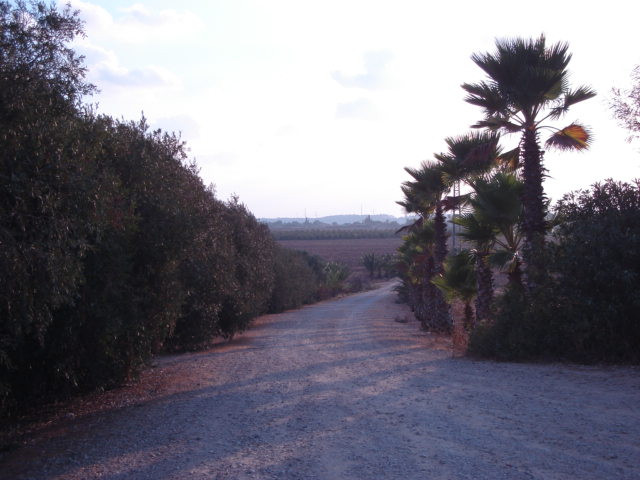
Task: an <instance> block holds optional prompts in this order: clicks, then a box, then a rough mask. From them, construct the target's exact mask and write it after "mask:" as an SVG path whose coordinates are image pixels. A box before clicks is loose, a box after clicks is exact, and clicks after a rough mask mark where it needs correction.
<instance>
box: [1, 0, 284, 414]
mask: <svg viewBox="0 0 640 480" xmlns="http://www.w3.org/2000/svg"><path fill="white" fill-rule="evenodd" d="M0 32H1V34H0V132H2V135H1V136H0V271H1V272H2V275H0V417H1V416H5V415H7V414H9V413H11V412H16V411H19V410H21V409H25V408H28V407H31V406H34V405H37V404H39V403H41V402H43V401H48V400H52V399H60V398H64V397H66V396H69V395H72V394H75V393H78V392H83V391H88V390H92V389H97V388H109V387H112V386H114V385H116V384H118V383H120V382H122V381H123V380H125V379H127V378H130V377H131V376H133V375H135V374H136V372H137V371H138V368H139V367H140V366H141V365H143V364H144V363H145V362H146V361H148V359H149V358H150V356H151V355H152V354H154V353H157V352H159V351H161V350H163V349H166V348H170V349H187V348H196V347H198V346H199V345H202V344H205V343H206V342H207V341H209V340H210V339H211V338H212V337H214V336H217V335H222V336H225V337H231V336H233V334H234V333H236V332H239V331H242V330H243V329H245V328H247V326H248V324H249V322H250V321H251V319H252V318H254V317H255V316H256V315H258V314H260V313H262V312H264V311H265V310H266V308H267V306H268V301H269V299H270V298H271V290H272V287H273V277H274V274H273V262H274V260H273V252H274V248H275V245H274V241H273V239H272V238H271V235H270V233H269V231H268V230H267V228H266V227H265V226H264V225H261V224H260V223H258V222H257V221H256V219H255V218H254V217H253V215H252V214H251V213H250V212H248V211H247V209H246V208H245V207H244V206H243V205H242V204H240V203H239V202H238V201H237V200H235V199H234V200H232V201H230V202H227V203H224V202H221V201H219V200H217V199H216V198H215V195H214V192H213V190H212V189H211V188H206V187H205V186H204V185H203V183H202V180H201V179H200V177H199V175H198V171H197V169H196V167H195V165H193V164H192V163H189V162H187V156H186V153H185V148H184V144H183V142H182V141H181V140H180V139H179V137H176V136H175V135H172V134H166V133H163V132H161V131H153V132H149V131H148V128H147V125H146V123H145V121H144V119H142V120H141V121H140V122H124V121H116V120H113V119H112V118H110V117H108V116H101V115H96V114H95V113H94V112H93V111H92V110H91V109H90V108H87V107H85V106H84V105H83V104H82V98H83V97H84V96H85V95H86V94H89V93H90V92H91V91H92V89H93V87H92V86H91V85H89V84H87V83H85V82H84V68H83V66H82V62H81V58H79V57H77V56H76V55H75V52H73V50H71V49H69V48H68V47H67V46H66V44H67V43H68V42H71V41H72V40H73V38H74V37H75V36H76V35H78V34H80V33H81V32H82V29H81V22H80V21H79V19H78V17H77V13H74V12H73V11H72V10H71V9H70V8H64V9H62V10H61V11H58V10H57V9H56V7H55V6H47V5H45V4H44V3H40V2H30V3H26V2H16V3H15V4H11V3H9V2H6V1H2V0H0Z"/></svg>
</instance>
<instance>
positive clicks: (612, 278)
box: [470, 180, 640, 363]
mask: <svg viewBox="0 0 640 480" xmlns="http://www.w3.org/2000/svg"><path fill="white" fill-rule="evenodd" d="M555 211H556V213H557V215H558V217H559V220H560V223H559V226H558V227H556V229H555V231H554V233H553V241H552V242H550V246H549V252H548V253H547V254H548V255H549V257H550V258H549V260H550V261H549V264H550V265H552V270H551V276H550V278H549V279H548V280H547V283H546V284H545V285H543V286H542V287H541V288H540V289H539V290H540V291H539V292H536V294H535V296H532V297H531V296H530V297H527V298H525V297H524V296H523V294H522V293H521V294H517V293H513V292H510V293H508V294H507V295H505V296H504V297H503V299H502V301H501V305H500V308H499V310H498V315H497V318H496V321H495V323H494V324H493V325H491V326H487V327H483V328H480V329H478V330H477V331H476V332H475V333H474V335H473V337H472V339H471V343H470V352H471V353H476V354H480V355H486V356H492V357H498V358H504V359H527V358H541V357H546V358H562V359H568V360H572V361H578V362H585V363H592V362H633V363H638V362H640V350H639V349H638V344H640V291H639V290H638V285H639V284H640V185H639V183H638V181H636V182H635V183H633V184H628V183H621V182H614V181H612V180H607V181H606V182H605V183H602V184H595V185H594V186H593V188H592V189H591V190H587V191H578V192H574V193H570V194H567V195H565V196H564V197H563V199H562V200H561V201H559V202H558V204H557V205H556V207H555ZM518 295H520V296H519V297H518Z"/></svg>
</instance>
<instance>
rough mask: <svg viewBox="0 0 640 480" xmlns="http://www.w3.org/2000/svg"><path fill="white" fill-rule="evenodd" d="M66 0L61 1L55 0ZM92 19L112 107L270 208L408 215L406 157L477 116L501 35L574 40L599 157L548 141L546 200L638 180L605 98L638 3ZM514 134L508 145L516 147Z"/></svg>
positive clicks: (638, 169) (622, 59)
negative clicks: (483, 62) (169, 138)
mask: <svg viewBox="0 0 640 480" xmlns="http://www.w3.org/2000/svg"><path fill="white" fill-rule="evenodd" d="M60 3H61V4H62V3H65V2H63V1H62V0H60ZM71 4H72V5H73V7H74V8H77V9H79V10H80V12H81V14H80V16H81V18H82V19H83V20H84V21H85V32H86V37H85V38H82V39H77V40H76V41H75V45H74V47H75V48H76V50H77V51H78V52H79V53H81V54H82V55H84V56H85V57H86V59H85V63H86V66H87V68H88V74H87V78H88V80H89V81H90V82H91V83H93V84H95V85H96V86H97V87H98V88H99V90H100V92H99V93H98V94H96V95H94V96H93V97H92V98H90V99H88V101H89V102H91V103H96V104H97V105H98V110H99V111H100V112H102V113H106V114H109V115H111V116H114V117H116V118H124V119H126V120H137V119H139V118H140V117H141V115H142V113H144V116H145V117H146V118H147V121H148V123H149V124H150V126H151V127H152V128H154V129H155V128H161V129H163V130H167V131H176V132H181V135H182V139H183V140H185V141H186V144H187V146H188V148H189V155H190V157H191V158H193V159H195V161H196V162H197V164H198V165H199V167H200V174H201V177H202V178H203V180H204V182H205V184H207V185H208V184H213V185H215V189H216V192H217V196H218V197H219V198H220V199H222V200H225V199H227V198H229V197H230V196H231V195H238V196H239V198H240V200H241V201H242V202H243V203H244V204H245V205H247V207H248V208H249V209H250V210H251V211H252V212H253V213H254V214H255V215H256V216H257V217H259V218H268V217H270V218H272V217H304V216H308V217H310V218H314V217H321V216H325V215H333V214H353V213H364V214H381V213H386V214H391V215H396V216H401V215H402V214H403V211H402V208H401V207H400V206H398V205H397V204H396V201H397V200H402V193H401V191H400V185H401V183H402V182H403V181H406V180H409V176H408V175H407V174H406V172H405V171H404V167H418V166H419V165H420V163H421V162H422V161H425V160H430V159H432V158H433V154H434V153H438V152H441V151H443V150H445V149H446V146H445V142H444V139H445V138H446V137H452V136H458V135H462V134H465V133H467V132H468V131H469V130H470V129H469V127H470V125H472V124H473V123H475V122H476V121H477V120H479V119H481V117H482V112H481V110H480V109H479V108H478V107H474V106H472V105H469V104H467V103H466V102H465V101H464V97H465V93H464V91H463V90H462V88H460V85H461V84H462V83H464V82H470V83H473V82H477V81H480V80H482V79H483V78H484V77H483V74H482V72H481V70H480V69H479V68H478V67H477V66H476V65H475V64H474V63H473V62H472V61H471V55H472V54H473V53H474V52H488V51H493V50H494V45H495V39H496V38H512V37H517V36H519V37H537V36H539V35H540V34H542V33H544V34H545V36H546V38H547V41H548V42H549V43H555V42H558V41H563V42H568V43H569V45H570V52H571V53H572V54H573V58H572V60H571V63H570V65H569V71H570V73H571V76H570V82H571V85H572V86H578V85H582V84H586V85H589V86H591V87H592V88H594V89H595V90H596V91H597V92H598V96H597V97H595V98H594V99H591V100H589V101H586V102H583V103H582V104H579V105H576V106H575V107H573V108H572V110H571V111H570V112H569V113H568V115H567V116H566V117H565V119H564V120H563V121H562V122H560V123H558V124H557V126H558V127H562V126H564V125H567V124H569V123H571V122H572V121H575V120H579V121H581V122H582V123H584V124H586V125H588V126H589V127H590V129H591V130H592V131H593V135H594V142H593V146H592V148H591V149H590V150H589V151H588V152H583V153H572V152H558V151H547V152H546V153H545V166H546V167H547V169H548V170H549V172H548V173H549V178H548V179H547V180H546V182H545V191H546V192H547V194H548V195H549V196H550V197H551V198H552V199H554V200H555V199H558V198H560V197H561V196H562V194H563V193H565V192H568V191H570V190H574V189H578V188H588V187H589V185H591V184H592V183H594V182H596V181H601V180H603V179H605V178H614V179H616V180H630V179H633V178H637V177H640V145H638V144H629V143H628V142H626V141H625V139H626V137H627V132H626V131H625V130H623V129H622V128H621V127H619V126H618V124H617V123H616V121H615V119H614V118H613V117H612V115H611V112H610V109H609V107H608V104H609V101H610V99H611V96H612V94H611V89H612V88H613V87H617V88H628V87H630V85H631V83H630V82H631V79H630V74H631V72H632V69H633V67H634V66H635V65H638V64H640V50H638V48H637V45H638V34H637V18H638V13H640V4H638V5H637V6H635V4H634V2H626V1H624V2H623V1H618V0H612V1H608V2H598V3H596V4H593V5H591V6H586V4H585V3H584V2H573V1H569V2H564V3H558V2H556V1H547V0H541V1H536V2H514V1H491V0H488V1H486V2H478V1H469V2H468V1H464V0H456V1H450V2H433V3H432V2H426V1H405V0H395V1H376V0H369V1H355V0H340V1H333V0H323V1H306V0H268V1H267V0H264V1H257V0H255V1H251V0H213V1H196V0H183V1H181V2H175V1H171V2H170V1H165V0H147V1H142V2H131V1H128V0H109V1H107V0H94V1H80V0H71ZM517 141H518V139H517V138H516V137H515V136H511V137H507V138H505V140H504V142H503V144H504V146H505V148H513V147H514V146H515V145H516V144H517Z"/></svg>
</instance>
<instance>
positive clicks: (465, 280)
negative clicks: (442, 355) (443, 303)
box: [432, 250, 476, 331]
mask: <svg viewBox="0 0 640 480" xmlns="http://www.w3.org/2000/svg"><path fill="white" fill-rule="evenodd" d="M473 263H474V262H473V260H472V256H471V255H470V252H469V251H468V250H462V251H460V252H459V253H457V254H455V255H451V256H449V257H448V258H447V261H446V262H445V264H444V271H443V272H442V273H441V274H440V275H438V276H436V277H435V278H434V279H433V280H432V283H433V284H434V285H435V286H436V287H438V289H439V290H441V291H442V292H443V293H444V295H445V298H446V299H447V300H448V301H449V302H452V301H453V300H455V299H460V300H461V301H462V302H463V303H464V326H465V329H466V330H467V331H469V330H471V329H472V327H473V308H472V307H471V301H472V300H473V297H475V296H476V278H475V269H474V266H473Z"/></svg>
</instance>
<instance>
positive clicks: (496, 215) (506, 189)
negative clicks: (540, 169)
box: [463, 171, 523, 289]
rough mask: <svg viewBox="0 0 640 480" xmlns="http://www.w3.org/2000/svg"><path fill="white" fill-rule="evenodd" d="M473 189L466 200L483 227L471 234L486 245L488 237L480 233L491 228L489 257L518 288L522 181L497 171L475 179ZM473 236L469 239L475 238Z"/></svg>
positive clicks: (475, 220)
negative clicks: (472, 192) (491, 240)
mask: <svg viewBox="0 0 640 480" xmlns="http://www.w3.org/2000/svg"><path fill="white" fill-rule="evenodd" d="M473 188H474V194H473V195H472V196H471V197H470V199H469V205H470V207H471V209H472V213H471V215H472V216H473V219H474V222H476V223H477V224H478V225H479V226H480V227H483V228H484V229H485V230H484V231H482V229H479V230H480V231H479V232H471V233H472V234H473V235H475V237H476V238H477V239H478V240H481V245H485V244H486V243H485V242H486V241H487V238H486V237H485V238H483V237H482V235H486V234H487V231H486V230H487V229H488V228H491V229H492V230H493V232H494V235H495V236H494V242H495V244H494V245H492V253H491V255H490V257H489V258H488V259H489V261H490V262H491V263H493V264H498V265H500V266H501V267H502V268H503V269H505V270H506V271H507V272H508V276H509V286H510V287H511V288H514V289H520V288H522V278H521V277H522V274H521V252H520V250H521V243H522V234H521V230H520V225H521V223H522V210H523V209H522V202H521V197H522V190H523V182H522V180H520V179H519V178H518V176H517V174H516V173H515V172H507V171H498V172H496V173H494V174H493V175H492V176H491V177H489V178H478V179H476V180H475V181H474V182H473ZM464 226H465V225H463V227H464ZM472 226H473V225H472ZM473 227H475V226H473ZM476 229H478V227H476ZM476 238H473V237H472V238H470V240H474V241H476Z"/></svg>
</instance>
